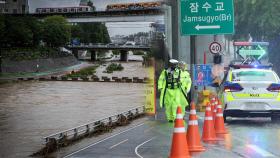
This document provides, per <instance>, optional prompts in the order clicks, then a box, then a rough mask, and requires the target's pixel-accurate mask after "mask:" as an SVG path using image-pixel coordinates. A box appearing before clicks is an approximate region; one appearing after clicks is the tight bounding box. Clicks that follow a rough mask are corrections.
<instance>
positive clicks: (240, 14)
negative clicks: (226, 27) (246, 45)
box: [233, 0, 280, 73]
mask: <svg viewBox="0 0 280 158" xmlns="http://www.w3.org/2000/svg"><path fill="white" fill-rule="evenodd" d="M279 8H280V1H279V0H269V1H267V0H235V30H236V33H235V35H234V36H233V38H234V39H235V40H244V39H245V40H246V39H248V36H249V34H250V35H251V37H252V38H253V40H254V41H268V42H269V43H270V45H269V60H270V62H271V63H273V64H274V68H276V71H277V72H278V73H280V68H279V67H280V63H279V60H280V54H279V50H280V45H279V42H280V18H279V16H280V10H279Z"/></svg>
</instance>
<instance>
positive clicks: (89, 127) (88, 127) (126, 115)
mask: <svg viewBox="0 0 280 158" xmlns="http://www.w3.org/2000/svg"><path fill="white" fill-rule="evenodd" d="M144 113H145V108H144V106H140V107H137V108H133V109H130V110H128V111H125V112H122V113H119V114H115V115H112V116H109V117H106V118H102V119H99V120H97V121H93V122H90V123H86V124H84V125H81V126H77V127H74V128H71V129H68V130H64V131H61V132H58V133H54V134H51V135H49V136H47V137H44V140H45V141H44V142H45V144H48V143H52V144H53V143H55V144H57V145H58V146H59V144H62V143H64V142H65V141H69V140H75V139H78V138H80V137H81V136H86V135H89V134H91V133H94V132H98V131H100V130H101V131H102V130H103V129H101V128H102V127H103V128H108V127H113V126H121V125H123V124H126V123H128V122H127V121H129V120H131V119H133V118H137V117H139V116H141V115H144Z"/></svg>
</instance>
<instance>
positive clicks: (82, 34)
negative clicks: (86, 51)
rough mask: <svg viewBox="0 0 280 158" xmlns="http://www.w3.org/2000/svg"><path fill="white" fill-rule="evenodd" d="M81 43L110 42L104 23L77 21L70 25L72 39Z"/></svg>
mask: <svg viewBox="0 0 280 158" xmlns="http://www.w3.org/2000/svg"><path fill="white" fill-rule="evenodd" d="M74 38H75V39H78V40H79V41H80V42H81V43H110V37H109V33H108V30H107V27H106V26H105V24H104V23H79V24H77V25H74V26H73V27H72V39H74Z"/></svg>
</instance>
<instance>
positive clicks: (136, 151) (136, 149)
mask: <svg viewBox="0 0 280 158" xmlns="http://www.w3.org/2000/svg"><path fill="white" fill-rule="evenodd" d="M155 138H156V137H152V138H151V139H149V140H147V141H145V142H143V143H141V144H139V145H138V146H137V147H136V148H135V150H134V151H135V154H136V155H137V156H138V157H140V158H143V157H142V156H141V155H140V154H139V153H138V149H139V148H140V147H141V146H142V145H144V144H146V143H148V142H150V141H152V140H153V139H155Z"/></svg>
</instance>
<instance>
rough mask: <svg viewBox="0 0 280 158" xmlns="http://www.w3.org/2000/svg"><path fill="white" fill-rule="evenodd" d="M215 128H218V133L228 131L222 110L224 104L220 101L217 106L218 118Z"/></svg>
mask: <svg viewBox="0 0 280 158" xmlns="http://www.w3.org/2000/svg"><path fill="white" fill-rule="evenodd" d="M215 130H216V134H225V133H228V132H227V130H226V128H225V123H224V117H223V110H222V105H221V102H220V101H219V104H218V106H217V114H216V119H215Z"/></svg>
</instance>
